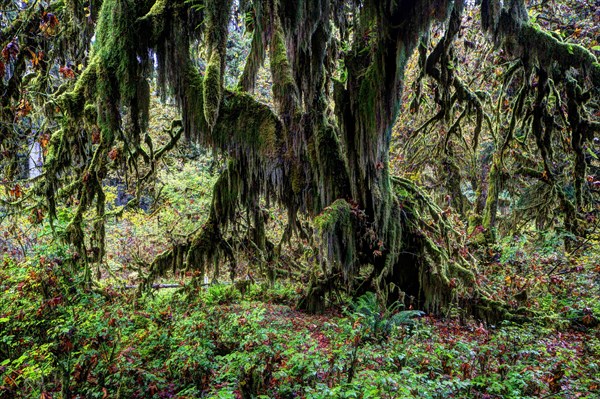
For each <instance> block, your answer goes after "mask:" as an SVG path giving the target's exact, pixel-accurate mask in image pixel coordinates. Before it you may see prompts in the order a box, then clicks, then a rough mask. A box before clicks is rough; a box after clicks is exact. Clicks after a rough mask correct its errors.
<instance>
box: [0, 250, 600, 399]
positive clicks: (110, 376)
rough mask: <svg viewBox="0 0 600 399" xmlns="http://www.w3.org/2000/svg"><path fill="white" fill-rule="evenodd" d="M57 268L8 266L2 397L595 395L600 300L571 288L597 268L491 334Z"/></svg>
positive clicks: (368, 301) (468, 322) (219, 288)
mask: <svg viewBox="0 0 600 399" xmlns="http://www.w3.org/2000/svg"><path fill="white" fill-rule="evenodd" d="M61 259H62V258H61V257H60V256H59V254H56V255H55V256H49V255H44V256H41V257H37V258H36V259H35V260H32V261H30V262H28V263H20V264H18V265H17V264H13V263H11V262H10V260H9V259H8V258H5V260H4V267H3V268H2V269H0V270H2V271H0V274H2V275H1V276H0V281H1V283H0V291H1V292H3V294H2V296H0V337H1V338H0V354H1V355H2V356H1V357H2V358H1V359H0V398H32V397H34V398H42V399H48V398H63V397H69V398H102V399H108V398H200V397H203V398H449V397H454V398H527V397H530V398H550V397H552V398H597V397H600V329H599V328H598V325H597V324H598V323H597V321H598V319H597V316H598V311H599V307H598V296H599V295H598V291H589V290H587V289H586V290H584V291H582V292H579V291H577V290H574V289H573V287H570V286H569V284H570V281H571V280H572V281H573V282H576V281H577V278H575V277H576V276H578V275H579V276H584V279H585V280H586V281H589V278H590V277H591V278H592V281H596V283H595V284H597V278H598V274H597V273H598V270H595V269H596V268H597V266H594V267H593V268H591V267H590V268H585V269H582V270H579V272H577V273H575V272H574V273H563V274H561V278H562V280H561V281H558V280H556V278H555V279H554V280H552V279H550V278H549V279H548V282H547V283H544V286H545V287H546V288H545V290H546V295H542V293H541V288H539V287H538V290H540V292H537V293H536V295H537V296H536V299H535V300H533V301H531V300H530V299H527V301H531V302H528V305H530V306H534V307H535V308H536V309H537V310H538V311H544V312H546V313H545V315H544V316H543V317H542V316H540V317H536V318H533V319H532V320H531V321H530V322H527V323H524V324H513V323H509V322H504V323H500V324H498V325H489V324H485V323H482V322H479V321H475V320H472V319H464V318H462V317H458V316H457V315H458V311H457V310H456V314H454V313H453V312H450V313H449V314H448V315H447V317H444V318H440V317H431V316H428V315H421V314H420V312H417V311H411V310H408V311H403V310H401V309H399V308H398V309H395V310H394V309H392V310H389V309H388V310H386V309H382V308H380V307H379V305H378V303H377V301H376V300H375V297H374V296H370V295H367V296H364V297H361V298H358V299H356V300H354V301H353V302H351V303H350V304H349V305H348V306H346V307H336V308H334V309H332V310H330V311H329V312H327V313H325V314H322V315H308V314H305V313H302V312H299V311H297V310H294V304H295V303H296V301H297V299H298V295H299V292H301V291H302V287H300V286H297V285H293V284H288V285H279V284H277V285H275V286H274V287H269V286H267V285H264V284H262V285H261V284H255V285H251V286H249V287H247V289H246V290H243V291H244V296H243V298H242V294H241V293H240V290H239V287H238V288H236V287H235V286H234V285H213V286H211V287H209V288H208V289H206V290H203V289H200V290H198V289H190V287H188V288H187V291H186V289H185V288H184V289H183V290H173V289H163V290H156V291H155V292H154V293H153V294H152V295H150V294H146V295H142V296H141V297H140V296H137V295H136V293H135V292H134V291H133V290H116V289H114V288H111V286H105V287H103V288H95V289H93V290H87V291H86V290H82V289H80V288H77V287H78V285H76V284H74V283H75V281H74V277H73V276H72V275H70V274H69V272H68V270H69V268H68V267H67V266H66V265H65V264H64V263H63V262H62V261H61ZM507 265H508V264H505V265H504V266H505V269H508V267H507ZM499 266H500V265H498V267H499ZM550 266H551V265H550ZM570 267H571V266H570ZM570 267H569V269H564V270H571V269H570ZM572 267H575V268H577V267H578V266H577V265H575V266H572ZM561 270H563V269H561ZM564 270H563V271H564ZM587 272H589V273H592V274H588V273H587ZM594 273H595V278H596V279H595V280H594V278H593V277H594ZM493 275H494V276H495V278H496V279H497V278H498V277H497V276H496V275H497V271H496V272H495V273H493ZM502 280H503V281H502V283H503V284H505V285H509V288H507V290H509V291H507V292H510V285H512V284H515V282H514V281H513V280H514V278H513V279H510V281H509V279H507V278H506V277H504V278H502ZM488 283H489V284H491V283H493V281H488ZM539 284H540V285H542V283H539ZM569 287H570V288H569ZM588 288H592V289H593V288H597V285H596V286H591V287H588ZM567 293H568V294H569V295H568V296H567V295H566V294H567ZM569 298H570V299H569ZM567 301H571V302H570V303H567ZM587 305H592V306H593V308H590V307H589V306H587Z"/></svg>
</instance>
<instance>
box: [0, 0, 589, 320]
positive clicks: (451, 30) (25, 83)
mask: <svg viewBox="0 0 600 399" xmlns="http://www.w3.org/2000/svg"><path fill="white" fill-rule="evenodd" d="M477 3H479V4H473V3H471V2H462V1H450V0H423V1H415V0H363V1H360V0H303V1H297V0H293V1H292V0H253V1H249V0H244V1H242V0H239V1H234V0H188V1H176V0H174V1H166V0H156V1H147V0H103V1H98V0H90V1H85V2H84V1H78V0H64V1H44V2H40V1H30V2H29V3H27V2H14V1H9V0H4V1H3V2H2V5H3V9H4V10H3V11H2V13H1V17H0V29H1V31H0V45H1V46H2V47H3V50H2V59H1V60H0V76H1V77H2V83H1V89H2V91H3V96H2V100H1V110H0V122H1V125H0V149H1V151H2V154H3V157H2V168H3V169H2V173H3V176H4V178H5V182H4V184H5V186H6V191H7V193H8V194H9V195H8V197H7V198H8V199H7V200H3V203H4V205H6V206H9V205H10V206H17V207H18V206H27V207H29V208H30V209H31V211H32V212H34V214H35V215H38V216H39V217H40V218H43V217H45V216H46V217H48V218H49V219H50V220H55V219H56V218H57V204H63V203H65V202H69V203H70V204H71V206H73V207H75V211H74V213H73V216H72V218H71V220H70V221H69V224H68V227H67V228H66V230H65V232H64V237H63V238H64V239H65V240H67V241H68V242H70V243H71V244H72V245H73V246H74V247H75V248H77V249H78V253H79V254H80V256H81V259H80V261H81V264H82V265H84V267H85V268H89V265H91V264H94V263H97V264H99V263H101V262H102V261H103V259H104V256H105V234H106V233H105V221H106V220H107V218H109V217H111V216H114V213H111V212H107V207H106V195H105V192H104V187H103V186H104V182H105V181H106V180H107V178H108V176H109V174H110V173H111V172H110V171H111V170H118V171H121V173H122V174H123V175H127V176H129V177H130V178H131V180H132V181H133V182H134V184H136V185H138V186H140V187H141V186H142V185H143V184H144V182H149V181H151V180H152V179H153V176H154V173H155V170H156V166H157V164H158V162H159V161H160V160H161V159H162V158H163V157H164V156H165V155H166V154H168V153H169V152H170V151H171V150H172V149H173V148H174V147H175V146H176V145H178V143H179V142H180V141H182V140H187V141H189V142H192V143H195V144H198V145H200V146H202V147H204V148H208V149H211V150H212V151H213V152H214V153H215V154H219V156H221V157H223V158H224V159H226V161H225V162H224V164H223V167H222V168H221V169H222V170H221V173H220V175H219V177H218V179H217V180H216V183H215V185H214V188H213V198H212V204H211V207H210V215H209V218H208V220H207V222H206V223H205V224H204V225H202V226H200V227H199V229H198V230H197V232H196V233H194V234H191V235H190V236H188V237H186V238H185V239H183V240H181V242H178V243H176V244H174V245H173V247H172V248H171V249H170V250H168V251H166V252H164V253H163V254H161V255H160V256H158V257H157V258H156V259H155V260H154V261H153V262H152V264H151V265H149V275H148V276H147V279H146V284H147V285H148V284H151V283H152V281H153V279H154V278H155V277H157V276H160V275H162V274H164V273H166V272H168V271H169V270H172V269H183V268H187V269H188V270H189V269H197V270H199V271H200V273H201V274H202V275H204V274H205V273H208V272H209V269H210V270H212V269H214V268H215V267H218V265H219V264H222V263H227V262H229V263H235V262H236V257H237V251H236V250H235V245H234V243H233V242H234V238H232V237H234V236H236V235H238V236H239V235H240V234H242V235H244V236H245V237H244V239H246V240H248V241H249V242H250V243H251V245H252V247H253V248H255V250H256V251H257V252H259V253H262V254H264V255H263V257H262V260H261V261H259V263H260V262H265V261H266V259H268V258H269V257H272V256H274V255H273V254H277V251H280V250H281V244H279V245H273V244H272V243H270V242H269V241H268V240H267V239H266V234H265V217H264V205H263V204H264V203H266V204H276V205H278V206H281V207H283V208H285V209H286V211H287V227H286V229H285V231H284V232H283V237H282V238H281V239H282V242H285V241H288V240H290V239H291V238H292V237H307V238H311V237H312V236H313V234H312V232H311V231H309V230H310V229H309V228H307V225H306V224H305V223H304V222H303V221H304V220H305V218H308V219H309V220H311V223H312V225H314V227H315V229H316V232H317V233H316V236H317V243H316V244H315V245H316V246H318V247H319V250H320V251H319V256H318V257H317V258H318V259H317V261H316V266H315V268H314V270H313V271H311V273H310V281H309V285H308V289H307V292H306V295H305V297H304V300H303V302H302V305H303V306H304V307H305V308H307V309H310V310H318V309H321V308H322V307H323V306H324V304H325V302H324V300H325V298H326V297H327V296H328V295H330V294H331V293H332V292H334V291H336V290H344V291H345V292H348V293H350V294H352V295H360V294H363V293H364V292H365V291H368V290H375V291H377V292H378V293H380V295H381V296H382V297H384V298H387V299H388V300H390V301H394V300H397V299H401V300H403V301H405V302H406V303H408V302H409V301H410V302H412V301H415V304H416V305H417V306H418V307H419V308H423V309H426V310H429V311H432V312H440V311H441V310H442V309H443V308H445V307H446V306H447V305H448V304H449V303H450V302H451V301H454V300H455V298H457V292H458V293H460V298H461V299H460V301H461V303H462V304H463V305H464V306H465V307H468V308H469V309H470V310H471V311H472V312H474V313H475V314H477V315H478V316H480V317H490V318H497V317H511V314H510V312H508V310H507V309H506V308H504V307H503V306H502V304H501V303H498V302H497V301H495V300H493V299H492V297H491V296H490V295H489V293H488V292H487V291H486V290H485V287H483V286H482V285H481V284H479V283H478V281H477V276H476V262H475V258H474V257H473V255H472V254H471V253H470V251H469V248H467V245H466V244H465V243H464V239H463V237H461V233H460V232H459V229H457V227H456V226H457V223H456V222H455V218H454V216H456V218H458V219H460V220H462V221H463V222H464V223H465V224H468V226H469V232H470V238H471V237H479V238H478V239H480V240H481V242H483V243H484V245H485V244H489V243H492V242H493V241H494V240H496V239H497V231H498V221H497V215H498V211H499V209H498V208H499V201H500V199H499V198H500V196H501V193H502V191H503V190H505V189H507V187H508V188H512V189H516V187H517V185H512V186H511V185H510V182H509V183H507V181H510V179H509V176H508V175H509V174H510V175H511V177H515V179H516V178H519V179H528V180H527V181H528V182H529V184H528V187H529V188H528V190H529V191H528V193H529V196H530V197H532V198H535V199H539V200H542V201H541V202H539V203H538V205H537V206H536V205H531V207H530V208H528V206H530V205H528V204H525V205H523V206H522V207H521V209H522V211H523V212H522V214H523V215H525V214H526V213H527V210H529V211H532V208H536V209H537V210H539V209H538V208H540V209H541V208H544V207H552V209H551V210H549V211H546V213H545V215H546V216H545V218H546V219H548V217H549V216H548V215H549V213H552V212H554V213H556V214H557V215H558V217H559V218H560V220H561V222H562V224H563V225H564V229H565V231H566V232H567V233H568V237H567V238H566V245H567V246H568V247H570V248H571V249H573V248H575V247H576V246H577V245H578V244H577V242H578V241H577V240H578V238H580V237H585V236H586V234H587V232H588V230H589V227H590V225H591V223H592V218H594V217H595V216H594V215H595V212H596V211H597V191H595V190H596V186H595V185H594V184H595V183H597V181H596V180H597V178H596V177H594V175H593V174H590V173H589V169H590V168H591V167H592V162H594V160H595V159H597V152H594V150H593V146H592V144H593V140H594V135H595V134H596V132H597V131H598V130H599V128H600V122H599V121H598V119H599V107H600V104H599V102H598V99H599V96H598V90H599V88H600V64H599V63H598V59H597V58H596V56H595V55H594V50H592V49H589V48H586V47H584V46H582V45H579V44H574V43H571V42H569V41H568V40H564V38H563V37H561V35H560V34H557V33H556V32H553V31H550V30H548V29H545V28H543V27H542V26H540V24H539V23H538V22H537V21H536V18H538V17H539V16H537V15H536V14H534V13H533V12H531V11H528V8H527V5H526V2H525V1H524V0H508V1H500V0H482V1H480V2H477ZM469 18H470V19H471V20H472V19H473V18H476V19H477V20H478V21H480V22H479V24H476V25H474V27H473V26H471V29H474V30H475V31H476V35H475V36H474V38H470V37H466V36H464V35H465V33H464V29H465V28H464V26H465V25H464V21H465V20H469ZM236 21H237V22H236ZM240 21H241V22H240ZM237 24H239V25H237ZM239 26H243V29H244V30H245V32H246V34H247V35H248V37H249V38H250V44H249V49H248V55H247V57H246V59H245V62H244V64H243V70H242V72H241V74H240V76H239V80H238V82H237V83H236V84H235V85H227V84H225V81H226V79H225V76H226V74H227V68H228V63H227V50H228V43H229V42H230V41H229V40H228V37H229V35H230V34H231V32H232V30H235V29H237V28H238V27H239ZM483 38H485V39H484V40H483ZM471 39H473V40H471ZM483 42H487V43H490V46H491V47H490V51H492V50H493V49H496V51H498V50H502V55H501V57H502V59H503V62H506V63H507V67H506V68H505V69H504V70H501V71H500V74H501V76H502V77H501V81H502V85H501V86H500V87H499V88H496V89H495V90H494V91H491V90H488V91H487V92H486V91H485V90H481V89H480V88H478V87H477V83H476V82H474V81H472V80H470V79H468V77H466V76H465V74H464V72H463V71H461V70H460V69H461V65H462V64H463V63H461V60H460V59H459V56H460V54H461V53H460V52H461V51H462V50H461V49H462V48H463V47H468V46H471V47H473V46H477V45H478V43H483ZM461 46H462V47H461ZM415 53H416V54H417V61H416V63H417V71H418V72H416V74H417V75H418V76H417V77H416V78H414V79H413V80H412V82H413V86H412V87H410V90H407V87H405V86H406V84H405V83H406V81H407V75H406V72H407V70H408V69H409V63H410V62H411V60H414V57H413V54H415ZM413 62H414V61H413ZM265 65H267V66H268V75H269V79H270V80H271V82H272V86H271V98H272V103H273V104H272V105H269V104H265V103H263V102H261V101H259V100H258V98H257V96H256V94H255V93H254V92H255V87H256V82H257V76H258V75H259V72H260V70H261V68H263V67H264V66H265ZM425 86H426V87H425ZM154 88H156V90H157V91H158V92H159V94H160V95H161V96H162V98H163V99H164V100H165V101H169V100H172V101H174V103H175V104H176V106H177V108H178V110H179V113H180V118H178V119H175V120H173V121H172V124H171V127H170V129H169V130H168V131H167V132H166V135H167V137H168V140H167V141H166V142H164V143H161V145H158V143H156V140H155V138H153V137H151V135H150V134H149V133H148V121H149V115H150V112H151V107H150V99H151V97H152V95H153V90H154ZM428 90H429V91H428ZM407 91H409V92H410V96H406V92H407ZM428 98H429V99H428ZM408 102H409V104H408ZM403 106H405V108H402V107H403ZM406 106H408V107H406ZM420 108H421V109H423V108H426V109H428V110H429V111H431V115H428V116H427V118H426V121H425V123H424V124H423V125H421V126H420V127H418V128H414V129H412V130H411V132H409V133H407V134H406V135H405V136H404V137H403V136H400V138H397V137H395V136H394V135H393V132H394V126H395V124H396V123H397V122H398V120H399V121H400V123H404V122H406V121H407V115H408V114H404V113H403V114H400V111H401V109H404V110H408V111H410V112H418V111H419V109H420ZM422 112H424V111H422ZM421 115H422V114H421ZM440 126H445V128H443V129H441V128H440V129H439V134H432V133H431V129H432V128H434V127H437V128H439V127H440ZM399 129H400V130H402V126H400V128H399ZM421 137H427V140H430V139H431V137H434V138H435V139H434V140H440V147H439V148H441V149H442V150H441V151H439V152H438V154H439V155H440V157H441V158H442V160H441V162H442V166H441V167H442V169H443V170H444V171H443V175H444V176H445V185H446V189H445V190H443V191H445V194H446V195H447V199H446V200H442V201H436V199H435V198H433V197H432V196H431V195H429V194H427V193H425V191H424V190H423V189H422V188H421V187H420V186H419V183H422V182H419V181H417V180H416V179H411V178H410V177H409V176H407V175H406V174H405V175H402V174H397V173H395V172H394V171H393V169H392V167H391V164H390V154H391V153H392V152H393V151H394V148H393V147H396V146H398V145H400V146H402V145H404V146H405V148H409V149H412V150H414V154H413V155H415V156H416V154H418V152H419V151H422V150H423V149H425V157H427V156H428V155H429V156H430V155H431V153H428V152H427V151H429V150H428V148H429V149H431V147H427V145H426V144H424V143H423V142H422V141H421V142H419V139H420V138H421ZM32 140H34V141H37V142H39V143H42V144H43V149H44V162H43V171H42V174H41V176H39V177H35V178H33V179H32V181H31V182H30V183H31V184H32V186H31V189H29V190H27V192H26V193H25V194H23V193H22V192H21V186H19V185H18V184H16V181H17V180H18V178H19V156H18V155H19V154H20V153H22V149H23V148H25V147H26V148H29V146H31V143H32ZM488 143H492V144H491V147H489V150H486V151H487V154H486V155H485V157H487V160H484V161H481V160H480V161H478V160H477V159H476V158H477V156H478V154H481V153H483V152H485V151H483V150H482V148H483V146H484V145H487V144H488ZM515 145H516V146H519V145H521V147H514V146H515ZM391 151H392V152H391ZM467 151H471V152H472V154H471V153H468V152H467ZM527 151H529V152H527ZM404 155H411V154H409V153H408V152H407V153H406V154H404ZM467 155H468V157H472V158H474V159H475V161H474V164H475V167H474V169H477V168H478V167H481V169H486V168H487V169H486V173H481V174H479V173H478V172H475V171H473V173H472V174H471V177H473V179H472V180H471V181H470V185H471V188H472V190H473V191H474V192H475V191H476V192H477V196H476V197H477V198H476V201H475V204H474V205H473V207H472V208H473V209H467V208H468V207H467V206H466V205H465V204H466V202H465V199H464V193H463V191H464V190H463V189H462V188H463V187H464V185H465V180H468V179H466V178H465V174H464V173H463V172H462V171H461V168H460V167H459V165H460V162H459V159H460V158H461V157H467ZM421 156H423V155H421ZM424 162H425V161H424ZM17 187H18V190H17ZM522 198H523V200H525V199H526V196H525V195H523V196H522ZM546 199H553V200H554V201H555V202H554V203H553V204H549V201H550V200H548V201H545V202H544V201H543V200H546ZM555 204H558V205H555ZM90 211H91V212H93V215H94V216H93V218H92V219H93V225H92V226H85V223H84V215H85V214H86V213H87V212H90ZM242 213H243V214H244V215H245V217H246V218H247V219H248V220H249V223H248V225H249V226H250V227H251V228H250V229H248V230H247V231H245V232H243V233H240V232H236V231H235V229H234V228H233V226H235V224H236V223H237V222H238V220H239V219H240V217H241V214H242ZM38 216H36V217H38ZM523 218H525V219H526V220H528V221H529V220H530V219H529V217H528V216H527V217H526V216H523ZM535 218H536V220H537V222H538V223H541V224H542V225H543V224H544V216H543V212H542V216H540V213H539V212H538V213H536V215H535ZM594 220H595V219H594ZM88 228H89V233H90V234H87V232H88V230H87V229H88ZM90 278H91V276H90ZM410 298H413V299H410Z"/></svg>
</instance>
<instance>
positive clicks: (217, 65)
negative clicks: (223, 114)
mask: <svg viewBox="0 0 600 399" xmlns="http://www.w3.org/2000/svg"><path fill="white" fill-rule="evenodd" d="M221 81H222V76H221V58H220V56H219V55H218V54H214V55H213V56H212V57H211V59H210V61H209V62H208V65H207V67H206V75H205V76H204V82H203V86H202V95H203V97H204V110H203V111H204V118H205V119H206V124H207V125H208V128H209V129H211V130H212V129H213V128H214V126H215V124H216V123H217V118H218V117H219V107H220V105H221V98H222V94H223V89H222V85H221Z"/></svg>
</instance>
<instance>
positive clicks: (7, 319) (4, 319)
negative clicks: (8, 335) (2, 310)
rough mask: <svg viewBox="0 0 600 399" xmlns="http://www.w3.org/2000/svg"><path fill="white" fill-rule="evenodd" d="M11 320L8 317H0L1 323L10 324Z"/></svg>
mask: <svg viewBox="0 0 600 399" xmlns="http://www.w3.org/2000/svg"><path fill="white" fill-rule="evenodd" d="M9 321H10V319H9V318H8V317H0V323H8V322H9Z"/></svg>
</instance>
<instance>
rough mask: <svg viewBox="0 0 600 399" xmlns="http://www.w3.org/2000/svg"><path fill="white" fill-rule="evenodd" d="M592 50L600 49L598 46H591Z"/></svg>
mask: <svg viewBox="0 0 600 399" xmlns="http://www.w3.org/2000/svg"><path fill="white" fill-rule="evenodd" d="M592 50H594V51H600V46H594V47H592Z"/></svg>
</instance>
